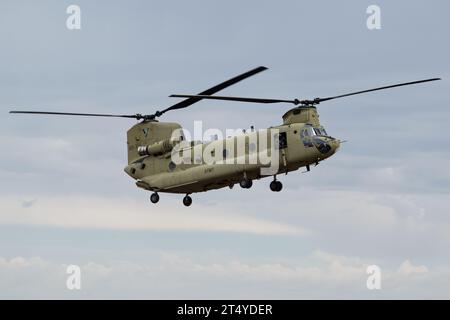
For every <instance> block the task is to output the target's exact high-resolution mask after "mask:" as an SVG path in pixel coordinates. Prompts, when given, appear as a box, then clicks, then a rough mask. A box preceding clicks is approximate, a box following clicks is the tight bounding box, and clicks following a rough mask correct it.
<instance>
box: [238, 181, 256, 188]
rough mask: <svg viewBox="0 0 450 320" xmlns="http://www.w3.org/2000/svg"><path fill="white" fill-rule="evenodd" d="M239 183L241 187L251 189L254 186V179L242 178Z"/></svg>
mask: <svg viewBox="0 0 450 320" xmlns="http://www.w3.org/2000/svg"><path fill="white" fill-rule="evenodd" d="M239 185H240V186H241V188H244V189H250V188H251V187H252V185H253V181H252V180H250V179H242V180H241V181H240V182H239Z"/></svg>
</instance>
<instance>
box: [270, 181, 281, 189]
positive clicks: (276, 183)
mask: <svg viewBox="0 0 450 320" xmlns="http://www.w3.org/2000/svg"><path fill="white" fill-rule="evenodd" d="M281 189H283V184H282V183H281V182H280V181H277V180H273V181H272V182H271V183H270V190H272V191H274V192H280V191H281Z"/></svg>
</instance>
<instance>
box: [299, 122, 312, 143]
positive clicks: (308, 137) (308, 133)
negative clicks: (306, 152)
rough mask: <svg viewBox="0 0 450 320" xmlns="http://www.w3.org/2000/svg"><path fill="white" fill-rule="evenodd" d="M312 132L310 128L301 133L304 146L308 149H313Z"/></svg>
mask: <svg viewBox="0 0 450 320" xmlns="http://www.w3.org/2000/svg"><path fill="white" fill-rule="evenodd" d="M311 131H312V129H311V128H310V127H308V128H304V129H303V130H302V131H301V133H300V138H301V139H302V142H303V145H304V146H305V147H307V148H309V147H313V146H314V145H313V143H312V141H311Z"/></svg>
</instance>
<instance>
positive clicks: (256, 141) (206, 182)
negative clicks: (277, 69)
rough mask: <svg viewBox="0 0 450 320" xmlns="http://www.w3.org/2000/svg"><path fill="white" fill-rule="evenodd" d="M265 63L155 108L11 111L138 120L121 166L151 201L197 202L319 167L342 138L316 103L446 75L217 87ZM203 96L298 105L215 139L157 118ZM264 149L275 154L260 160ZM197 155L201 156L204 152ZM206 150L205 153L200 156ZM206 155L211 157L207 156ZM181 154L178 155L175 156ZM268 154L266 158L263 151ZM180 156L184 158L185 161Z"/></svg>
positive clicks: (273, 185)
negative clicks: (271, 121)
mask: <svg viewBox="0 0 450 320" xmlns="http://www.w3.org/2000/svg"><path fill="white" fill-rule="evenodd" d="M267 69H268V68H267V67H264V66H260V67H257V68H254V69H252V70H250V71H247V72H245V73H243V74H240V75H238V76H236V77H233V78H231V79H229V80H227V81H224V82H222V83H220V84H218V85H216V86H214V87H211V88H209V89H207V90H204V91H202V92H200V93H198V94H196V95H191V94H172V95H170V96H169V97H172V98H183V100H181V101H180V102H178V103H176V104H173V105H171V106H170V107H168V108H165V109H163V110H161V111H156V112H154V113H153V114H98V113H71V112H49V111H10V113H11V114H34V115H60V116H85V117H119V118H129V119H135V120H137V121H138V123H137V124H135V125H133V126H132V127H131V128H130V129H129V130H128V131H127V152H128V164H127V166H126V167H125V169H124V171H125V172H126V173H127V174H128V175H129V176H130V177H131V178H132V179H134V180H135V181H136V182H135V183H136V186H137V187H139V188H142V189H144V190H146V191H149V192H151V195H150V201H151V202H152V203H158V202H159V199H160V196H159V194H160V193H176V194H184V195H185V196H184V197H183V204H184V205H185V206H190V205H191V204H192V198H191V196H190V195H191V194H193V193H197V192H205V191H209V190H214V189H220V188H224V187H229V188H230V189H231V188H233V186H234V185H235V184H239V185H240V187H242V188H244V189H250V188H251V187H252V185H253V181H254V180H259V179H261V178H265V177H272V178H273V180H272V181H271V182H270V184H269V187H270V190H271V191H273V192H280V191H281V190H282V188H283V185H282V183H281V181H279V180H278V179H277V176H278V175H281V174H287V173H288V172H291V171H295V170H298V169H300V168H303V167H304V168H306V171H305V172H309V171H310V170H311V166H312V165H315V166H317V165H318V164H319V162H320V161H323V160H325V159H328V158H329V157H331V156H333V155H334V154H335V153H336V152H337V151H338V149H339V147H340V144H341V143H342V142H343V141H341V140H340V139H337V138H335V137H332V136H331V135H329V134H328V133H327V131H326V130H325V128H324V127H323V126H322V125H321V123H320V121H319V114H318V112H317V105H319V104H321V103H323V102H326V101H330V100H333V99H338V98H344V97H348V96H353V95H358V94H363V93H368V92H373V91H379V90H385V89H390V88H396V87H401V86H408V85H414V84H419V83H425V82H431V81H437V80H441V78H431V79H425V80H418V81H412V82H405V83H398V84H394V85H389V86H383V87H377V88H373V89H368V90H362V91H356V92H351V93H346V94H341V95H336V96H330V97H325V98H314V99H311V100H308V99H302V100H300V99H264V98H249V97H234V96H218V95H214V94H215V93H217V92H219V91H221V90H223V89H225V88H227V87H230V86H232V85H234V84H236V83H238V82H240V81H242V80H244V79H247V78H249V77H252V76H254V75H256V74H258V73H260V72H262V71H265V70H267ZM201 100H222V101H237V102H248V103H260V104H275V103H285V104H292V105H294V106H293V108H291V109H289V110H288V111H286V112H285V113H284V114H283V116H282V119H283V123H282V124H280V125H276V126H272V127H270V128H267V129H264V130H254V128H253V127H252V129H251V130H250V131H243V132H242V134H240V135H236V136H231V137H227V138H224V139H218V140H213V141H206V142H203V141H188V140H187V139H186V137H185V135H184V133H183V128H182V127H181V125H180V124H178V123H175V122H160V121H158V119H157V118H160V117H161V116H163V115H164V114H165V113H166V112H168V111H173V110H178V109H183V108H187V107H189V106H191V105H192V104H194V103H197V102H199V101H201ZM262 153H265V154H266V155H268V156H269V157H270V160H271V161H273V162H275V163H276V166H272V163H271V161H265V162H264V161H262V159H261V158H262V157H261V154H262ZM199 155H200V156H199ZM202 156H203V157H202ZM205 156H209V158H212V161H205V159H204V158H205ZM175 158H176V160H177V161H174V159H175ZM266 158H267V157H266ZM180 159H181V161H180Z"/></svg>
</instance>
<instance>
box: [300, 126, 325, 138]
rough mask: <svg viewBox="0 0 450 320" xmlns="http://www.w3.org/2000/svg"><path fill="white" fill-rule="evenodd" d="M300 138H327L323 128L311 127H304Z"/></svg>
mask: <svg viewBox="0 0 450 320" xmlns="http://www.w3.org/2000/svg"><path fill="white" fill-rule="evenodd" d="M301 136H302V138H304V137H313V136H324V137H329V135H328V133H327V132H326V130H325V128H324V127H312V126H305V127H304V128H303V129H302V131H301Z"/></svg>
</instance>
